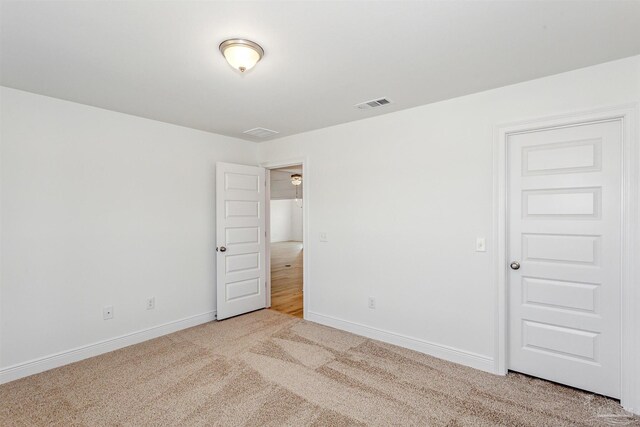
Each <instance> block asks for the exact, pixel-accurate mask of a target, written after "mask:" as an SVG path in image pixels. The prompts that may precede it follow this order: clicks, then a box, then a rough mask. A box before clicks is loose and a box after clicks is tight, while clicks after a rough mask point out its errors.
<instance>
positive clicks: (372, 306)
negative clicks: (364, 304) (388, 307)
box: [369, 297, 376, 310]
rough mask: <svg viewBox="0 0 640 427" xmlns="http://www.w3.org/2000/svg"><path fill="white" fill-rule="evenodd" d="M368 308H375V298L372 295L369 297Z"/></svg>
mask: <svg viewBox="0 0 640 427" xmlns="http://www.w3.org/2000/svg"><path fill="white" fill-rule="evenodd" d="M369 308H370V309H372V310H375V308H376V299H375V298H374V297H369Z"/></svg>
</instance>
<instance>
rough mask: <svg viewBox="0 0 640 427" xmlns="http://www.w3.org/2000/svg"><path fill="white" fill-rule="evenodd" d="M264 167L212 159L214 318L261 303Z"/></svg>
mask: <svg viewBox="0 0 640 427" xmlns="http://www.w3.org/2000/svg"><path fill="white" fill-rule="evenodd" d="M265 201H266V199H265V170H264V168H260V167H255V166H245V165H235V164H231V163H220V162H219V163H217V164H216V239H217V242H216V267H217V317H218V320H222V319H226V318H227V317H232V316H237V315H239V314H243V313H247V312H249V311H253V310H258V309H260V308H264V307H266V302H267V299H266V295H265V292H266V268H265V248H266V245H265V230H266V222H265Z"/></svg>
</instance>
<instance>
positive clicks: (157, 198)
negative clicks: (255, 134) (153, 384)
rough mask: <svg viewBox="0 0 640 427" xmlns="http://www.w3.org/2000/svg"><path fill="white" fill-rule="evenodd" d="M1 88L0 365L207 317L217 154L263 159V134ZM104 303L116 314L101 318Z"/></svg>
mask: <svg viewBox="0 0 640 427" xmlns="http://www.w3.org/2000/svg"><path fill="white" fill-rule="evenodd" d="M1 96H2V101H1V102H2V103H1V108H2V110H1V113H2V133H1V138H2V139H1V146H0V152H1V156H2V157H1V187H0V188H1V210H0V212H1V222H0V225H1V227H0V230H1V233H2V234H1V245H2V246H1V270H2V272H1V275H0V279H1V292H2V293H1V299H2V303H1V304H2V305H1V307H0V309H1V319H0V320H1V322H0V324H1V325H2V330H1V331H0V332H1V342H0V347H1V350H0V373H1V372H2V369H1V368H6V367H9V366H11V365H16V364H22V363H24V362H26V361H29V360H32V359H38V358H43V357H45V356H49V355H52V354H55V353H58V352H64V351H67V350H70V349H73V348H76V347H83V346H86V345H89V344H92V343H96V342H99V341H102V340H108V339H110V338H113V337H118V336H121V335H124V334H128V333H131V332H134V331H138V330H141V329H146V328H151V327H154V326H158V325H163V324H165V323H167V322H173V321H176V320H179V319H185V318H190V317H191V316H197V315H201V314H207V313H208V314H209V315H210V314H211V312H212V311H213V310H214V309H215V277H216V274H215V264H214V261H215V245H214V242H215V198H214V196H215V194H214V193H215V162H216V161H227V162H235V163H245V164H256V146H255V144H254V143H250V142H244V141H241V140H236V139H233V138H228V137H223V136H219V135H214V134H210V133H206V132H201V131H196V130H191V129H187V128H184V127H179V126H174V125H169V124H165V123H160V122H156V121H152V120H146V119H141V118H137V117H133V116H129V115H125V114H120V113H115V112H111V111H107V110H102V109H98V108H93V107H88V106H85V105H80V104H75V103H71V102H66V101H62V100H57V99H53V98H48V97H44V96H39V95H34V94H30V93H26V92H21V91H17V90H13V89H8V88H2V91H1ZM151 296H154V297H155V298H156V308H155V310H149V311H147V310H145V300H146V298H148V297H151ZM105 305H113V306H114V313H115V317H114V319H112V320H108V321H104V320H103V319H102V308H103V306H105ZM205 317H206V316H205ZM5 371H6V369H5Z"/></svg>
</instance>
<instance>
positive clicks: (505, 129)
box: [492, 102, 640, 414]
mask: <svg viewBox="0 0 640 427" xmlns="http://www.w3.org/2000/svg"><path fill="white" fill-rule="evenodd" d="M639 105H640V104H639V103H637V102H635V103H631V104H625V105H618V106H613V107H604V108H598V109H594V110H589V111H581V112H572V113H568V114H562V115H557V116H552V117H544V118H537V119H532V120H526V121H521V122H517V123H509V124H501V125H497V126H496V127H495V128H494V147H493V162H494V163H493V180H494V200H493V205H494V212H493V218H494V224H493V225H494V227H493V229H494V232H493V240H492V243H493V245H494V247H495V248H496V249H495V251H494V254H493V255H494V256H493V261H494V282H495V283H496V294H495V295H496V299H495V301H496V303H495V313H494V320H495V321H494V328H495V329H494V352H495V358H494V373H495V374H498V375H506V373H507V370H508V360H507V355H508V339H509V337H508V303H509V299H508V295H507V268H508V262H509V260H508V259H507V253H508V251H507V248H508V245H507V238H508V228H507V227H508V221H507V218H508V212H507V207H508V203H507V189H508V188H507V176H508V175H507V160H508V158H507V144H508V138H509V136H511V135H515V134H520V133H530V132H535V131H538V130H543V129H552V128H566V127H573V126H579V125H584V124H586V123H597V122H608V121H620V122H621V125H622V134H623V137H622V162H621V165H620V167H621V170H622V239H621V240H622V245H621V246H622V247H621V253H622V259H621V261H622V266H621V272H620V273H621V403H622V406H623V407H624V408H625V409H626V410H628V411H631V412H634V413H636V414H640V366H638V364H637V360H639V359H640V310H638V309H637V307H640V289H639V287H640V268H638V267H635V266H634V260H637V259H638V257H640V209H639V207H638V205H639V204H640V194H639V190H640V185H639V181H640V147H639V146H640V141H638V137H639V132H638V126H639V123H640V108H639ZM587 145H591V146H593V147H594V149H595V150H597V149H599V147H598V146H597V143H596V144H591V142H589V144H587V143H586V142H584V143H583V142H581V143H579V144H578V143H569V142H568V144H567V147H566V148H568V149H572V148H573V147H580V146H583V147H584V146H587ZM536 154H537V153H536ZM541 154H544V153H541ZM581 155H582V157H583V161H582V162H581V163H579V164H578V163H577V164H576V165H575V166H576V167H579V168H582V167H584V168H588V167H591V168H594V167H595V168H597V167H598V165H596V164H594V165H591V166H589V159H590V157H589V156H590V153H589V152H581ZM549 172H552V171H549ZM534 173H540V172H538V171H536V172H534Z"/></svg>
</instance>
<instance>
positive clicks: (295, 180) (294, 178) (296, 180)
mask: <svg viewBox="0 0 640 427" xmlns="http://www.w3.org/2000/svg"><path fill="white" fill-rule="evenodd" d="M291 183H292V184H293V185H294V186H295V188H296V206H298V207H299V208H301V207H302V202H301V201H300V198H299V197H298V188H300V185H301V184H302V175H300V174H299V173H294V174H293V175H291Z"/></svg>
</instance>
